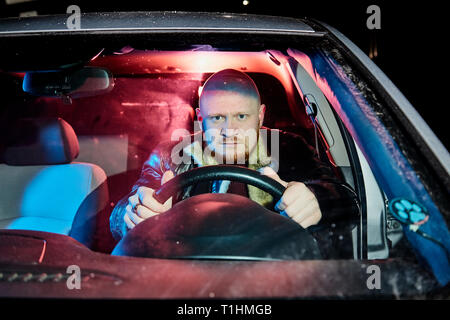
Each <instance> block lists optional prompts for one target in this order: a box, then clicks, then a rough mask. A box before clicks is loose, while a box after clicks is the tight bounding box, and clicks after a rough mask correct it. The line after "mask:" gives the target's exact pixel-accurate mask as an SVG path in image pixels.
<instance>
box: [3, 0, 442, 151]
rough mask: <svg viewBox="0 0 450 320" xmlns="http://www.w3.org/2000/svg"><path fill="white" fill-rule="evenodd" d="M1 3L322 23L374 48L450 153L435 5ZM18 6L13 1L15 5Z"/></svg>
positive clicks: (9, 8)
mask: <svg viewBox="0 0 450 320" xmlns="http://www.w3.org/2000/svg"><path fill="white" fill-rule="evenodd" d="M7 1H12V0H0V17H13V16H18V15H19V14H20V13H21V12H26V11H37V14H39V15H43V14H51V13H62V14H64V13H65V12H66V8H67V6H69V5H70V4H77V5H78V6H79V7H80V8H81V12H94V11H127V10H142V11H154V10H180V11H218V12H238V13H257V14H268V15H281V16H290V17H300V18H301V17H310V18H315V19H318V20H321V21H323V22H326V23H328V24H330V25H332V26H334V27H335V28H337V29H338V30H340V31H341V32H342V33H344V34H345V35H346V36H347V37H348V38H350V40H352V41H353V42H355V44H356V45H358V46H359V47H360V48H361V49H362V50H363V51H364V52H365V53H366V54H368V55H369V51H370V47H371V43H372V44H374V43H376V48H377V53H378V55H377V56H376V57H373V58H372V59H373V61H374V62H375V63H376V64H377V65H378V66H379V67H380V68H381V69H382V70H383V71H384V72H385V73H386V74H387V76H388V77H389V78H390V79H391V80H392V81H393V82H394V84H395V85H396V86H397V87H398V88H399V89H400V91H402V93H403V94H404V95H405V96H406V97H407V99H408V100H409V101H410V102H411V103H412V104H413V106H414V107H415V108H416V109H417V110H418V111H419V113H420V114H421V115H422V117H423V118H424V119H425V121H426V122H427V123H428V124H429V126H430V127H431V128H432V129H433V131H434V132H435V133H436V135H437V136H438V137H439V138H440V140H441V141H442V142H443V143H444V145H445V146H446V147H447V149H449V139H448V136H449V135H448V132H449V130H448V121H447V115H446V114H447V112H446V111H447V110H446V109H447V107H448V102H447V100H445V99H446V97H447V93H448V92H450V88H447V86H448V85H449V81H448V80H447V77H446V76H447V72H448V62H447V52H448V51H447V48H446V47H447V45H446V43H447V42H448V40H449V37H448V35H447V30H448V27H447V24H446V20H448V18H447V17H446V9H444V6H443V5H442V4H438V3H437V1H434V2H433V1H421V2H419V1H395V3H394V1H390V2H388V1H366V0H362V1H329V0H326V1H318V0H313V1H302V0H295V1H284V0H272V1H261V0H248V5H244V4H243V0H231V1H196V0H191V1H190V0H185V1H182V2H177V1H171V0H149V1H140V2H138V1H133V0H124V1H95V0H90V1H81V0H80V1H77V0H69V1H66V0H60V1H45V0H35V1H31V2H24V3H19V4H11V5H6V2H7ZM16 1H17V0H16ZM371 4H376V5H378V6H379V7H380V9H381V29H380V30H369V29H368V28H367V27H366V20H367V18H368V17H369V14H367V13H366V10H367V7H368V6H369V5H371Z"/></svg>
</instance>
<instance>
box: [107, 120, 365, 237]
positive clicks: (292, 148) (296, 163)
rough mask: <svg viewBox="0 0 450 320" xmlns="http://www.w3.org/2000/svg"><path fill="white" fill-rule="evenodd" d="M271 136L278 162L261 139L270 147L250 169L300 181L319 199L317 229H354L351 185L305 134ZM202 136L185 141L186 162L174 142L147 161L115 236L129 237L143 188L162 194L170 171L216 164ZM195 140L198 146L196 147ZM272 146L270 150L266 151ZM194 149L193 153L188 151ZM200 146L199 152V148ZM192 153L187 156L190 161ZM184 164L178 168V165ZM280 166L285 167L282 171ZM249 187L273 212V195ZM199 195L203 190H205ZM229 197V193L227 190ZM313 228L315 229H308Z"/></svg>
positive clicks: (210, 187)
mask: <svg viewBox="0 0 450 320" xmlns="http://www.w3.org/2000/svg"><path fill="white" fill-rule="evenodd" d="M264 129H265V130H268V131H269V134H270V135H271V136H273V135H274V134H275V133H276V134H277V135H278V139H279V140H278V141H279V145H278V149H279V150H277V153H278V155H279V156H278V157H275V156H274V152H272V155H270V152H268V150H269V149H272V150H273V146H272V148H270V147H271V146H270V145H271V144H270V141H271V140H269V139H268V138H267V136H265V138H264V139H262V138H260V139H259V141H258V147H259V146H260V145H261V143H260V142H264V143H265V144H263V147H261V149H262V150H263V151H260V150H259V149H258V153H257V159H256V161H253V162H250V163H251V164H247V166H248V167H249V168H252V169H255V170H257V169H259V168H261V167H264V166H266V165H269V166H271V167H272V168H274V166H275V169H276V170H275V171H276V172H277V174H278V175H279V176H280V178H281V179H282V180H284V181H287V182H289V181H300V182H303V183H304V184H305V185H306V186H307V187H308V188H309V189H310V190H311V191H312V192H313V193H314V195H315V196H316V198H317V200H318V203H319V207H320V210H321V212H322V218H321V220H320V221H319V223H318V225H317V226H311V227H310V228H312V229H320V228H321V227H327V226H330V225H333V226H335V225H336V224H339V223H343V224H346V225H348V226H350V225H352V224H353V223H355V222H356V221H357V219H359V218H358V217H359V203H358V197H357V195H356V193H355V192H354V191H353V190H352V188H351V187H350V186H348V185H347V184H346V183H344V182H342V181H339V180H338V179H337V178H336V175H335V174H334V173H333V170H332V168H331V166H330V165H329V164H328V162H324V161H320V160H319V159H318V157H317V155H316V154H315V149H314V148H312V147H311V146H310V145H308V144H307V143H306V141H305V140H304V139H303V138H302V137H301V136H299V135H294V134H291V133H286V132H280V131H278V130H273V129H267V128H264ZM199 134H200V135H201V133H197V134H194V135H191V136H190V137H189V139H184V140H183V141H184V144H183V145H182V147H181V148H179V150H181V149H182V150H183V152H184V157H185V158H184V159H185V160H187V161H183V162H182V163H180V162H179V161H173V157H174V153H173V150H174V147H175V146H176V145H177V144H180V143H181V142H180V141H168V142H163V143H160V144H159V145H158V146H157V147H156V148H155V149H154V150H153V152H152V153H151V154H150V156H149V158H148V159H147V161H145V163H144V165H143V167H142V171H141V175H140V177H139V179H138V180H137V181H136V183H135V184H134V185H133V187H132V189H131V192H130V193H128V194H127V195H126V196H125V197H123V198H122V199H121V200H120V201H119V202H118V203H117V205H116V206H115V208H114V210H113V212H112V213H111V216H110V229H111V233H112V235H113V237H114V238H115V239H116V240H120V239H121V238H122V237H123V236H124V234H125V233H126V231H127V230H126V225H125V222H124V215H125V207H126V206H127V203H128V198H129V197H130V196H131V195H133V194H134V193H135V192H136V190H137V189H138V188H139V187H140V186H147V187H150V188H153V189H158V188H159V187H160V185H161V178H162V176H163V174H164V172H165V171H167V170H172V171H173V172H174V173H175V175H177V174H180V173H182V172H185V171H187V170H190V169H192V168H194V167H198V166H201V165H208V164H214V163H211V161H209V160H208V159H206V160H205V158H204V154H203V152H202V151H203V147H204V145H202V147H201V148H199V145H198V144H195V142H198V139H197V138H198V137H199ZM192 141H194V143H193V142H192ZM267 144H268V145H269V147H266V148H264V146H267ZM187 146H189V148H188V149H186V147H187ZM196 147H197V148H196ZM186 153H187V156H186ZM177 163H178V164H177ZM278 164H280V165H279V168H277V167H278ZM222 182H223V181H214V182H211V183H209V184H206V185H205V184H204V185H203V186H191V187H189V188H186V189H185V190H183V192H181V193H180V194H178V195H177V197H175V198H174V199H173V203H176V202H177V201H181V200H183V199H185V198H187V197H190V196H193V195H195V194H199V193H202V192H212V193H214V192H223V190H222V191H219V189H221V187H220V185H221V183H222ZM247 187H248V196H249V197H250V198H251V199H252V200H254V201H256V202H258V203H260V204H261V205H264V206H266V207H272V208H273V202H271V200H273V199H271V196H270V195H268V194H266V193H265V192H263V191H261V190H259V189H256V188H255V187H252V186H247ZM199 190H203V191H200V192H199ZM225 192H226V191H225ZM308 229H309V228H308Z"/></svg>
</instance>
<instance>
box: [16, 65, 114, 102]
mask: <svg viewBox="0 0 450 320" xmlns="http://www.w3.org/2000/svg"><path fill="white" fill-rule="evenodd" d="M113 87H114V80H113V77H112V75H111V73H110V72H109V71H108V70H107V69H102V68H96V67H84V68H82V69H78V70H71V71H67V70H64V71H60V70H58V71H33V72H27V73H26V74H25V77H24V79H23V85H22V88H23V91H25V92H27V93H29V94H32V95H35V96H43V97H62V98H67V97H69V98H84V97H89V96H95V95H100V94H104V93H106V92H109V91H111V90H112V88H113Z"/></svg>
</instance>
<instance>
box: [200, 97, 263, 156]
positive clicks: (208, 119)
mask: <svg viewBox="0 0 450 320" xmlns="http://www.w3.org/2000/svg"><path fill="white" fill-rule="evenodd" d="M264 111H265V106H264V105H260V104H259V100H258V99H257V98H256V97H255V96H252V95H248V94H242V93H239V92H235V91H226V90H211V91H209V92H206V93H204V94H203V95H202V98H201V105H200V109H197V116H198V119H199V120H200V121H201V122H202V130H203V132H204V138H205V140H206V142H207V145H208V149H209V150H210V151H211V152H212V154H213V155H214V156H215V157H216V159H218V160H221V159H223V162H225V163H244V161H246V160H248V156H249V155H250V154H251V153H252V152H253V151H254V150H255V147H256V144H257V139H258V134H259V129H260V127H261V126H262V123H263V119H264Z"/></svg>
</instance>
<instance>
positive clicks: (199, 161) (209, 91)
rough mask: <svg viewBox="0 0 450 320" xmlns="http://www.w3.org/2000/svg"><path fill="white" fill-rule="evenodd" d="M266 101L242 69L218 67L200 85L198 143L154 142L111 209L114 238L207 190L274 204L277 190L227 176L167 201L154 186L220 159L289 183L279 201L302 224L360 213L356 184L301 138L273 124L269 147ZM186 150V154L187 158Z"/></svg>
mask: <svg viewBox="0 0 450 320" xmlns="http://www.w3.org/2000/svg"><path fill="white" fill-rule="evenodd" d="M265 109H266V106H265V105H264V104H261V100H260V96H259V92H258V89H257V87H256V85H255V83H254V82H253V80H252V79H251V78H250V77H249V76H247V75H246V74H245V73H242V72H240V71H236V70H232V69H226V70H222V71H219V72H217V73H215V74H213V75H212V76H211V77H210V78H209V79H208V80H207V81H206V82H205V84H204V86H203V89H202V92H201V95H200V99H199V108H198V109H197V110H196V112H197V118H198V120H199V121H200V122H201V132H200V133H198V134H194V135H193V136H192V137H194V142H193V143H192V140H189V141H188V143H185V144H181V147H180V142H179V141H175V142H173V141H170V142H163V143H161V144H160V145H159V146H158V147H157V148H156V149H155V150H153V152H152V153H151V155H150V157H149V159H148V160H147V161H146V162H145V164H144V166H143V169H142V172H141V177H140V178H139V179H138V181H137V182H136V184H135V185H134V186H133V188H132V191H131V192H130V194H128V195H127V196H126V197H125V198H124V199H122V200H121V201H120V202H119V203H118V204H117V206H116V207H115V209H114V211H113V213H112V214H111V218H110V224H111V231H112V233H113V236H114V238H116V239H117V240H119V239H120V238H121V237H123V236H124V235H125V234H126V232H128V231H129V230H130V229H132V228H134V227H135V226H136V225H137V224H139V223H140V222H142V221H143V220H145V219H148V218H150V217H152V216H155V215H158V214H161V213H163V212H166V211H167V210H169V209H170V208H171V207H172V205H173V203H174V201H179V200H182V199H184V198H186V197H189V196H193V195H196V194H200V193H204V192H222V193H223V192H231V193H237V194H241V195H245V196H247V197H249V198H250V199H252V200H254V201H256V202H258V203H259V204H261V205H263V206H271V205H272V206H273V203H272V200H273V199H272V197H271V196H270V195H268V194H267V193H265V192H263V191H262V190H259V189H257V188H255V187H252V186H245V185H243V184H242V183H235V182H231V183H230V182H229V181H214V182H212V183H209V184H205V183H204V184H199V185H196V186H193V187H191V188H189V189H187V190H184V192H183V193H182V194H180V195H179V196H178V197H177V199H172V198H170V199H169V200H167V202H166V203H164V204H160V203H159V202H158V201H157V200H155V198H153V193H154V191H155V190H156V189H157V188H158V187H159V186H161V185H162V184H164V183H166V182H167V181H169V180H170V179H171V178H173V177H174V175H176V174H180V173H182V172H185V171H187V170H190V169H192V168H194V167H197V166H202V165H214V164H222V163H226V164H230V163H234V164H240V165H245V166H247V167H249V168H251V169H254V170H259V171H260V172H261V173H262V174H265V175H268V176H270V177H272V178H273V179H275V180H277V181H278V182H280V183H281V184H282V185H284V186H285V187H286V190H285V192H284V193H283V196H282V198H281V199H280V200H279V201H278V203H276V205H275V208H276V210H278V211H279V212H281V213H283V214H285V215H287V216H289V217H291V218H292V219H293V220H294V221H296V222H297V223H298V224H300V225H301V226H302V227H303V228H308V227H310V226H313V225H317V224H318V223H319V224H320V225H331V224H333V225H335V224H336V223H338V222H339V221H346V220H347V219H353V218H355V217H357V216H358V214H359V208H358V202H357V200H356V195H355V193H354V192H353V190H351V188H349V187H348V186H347V185H345V184H343V183H340V182H338V181H336V180H335V178H334V175H333V173H332V170H331V168H330V167H329V166H328V165H326V164H325V163H322V162H320V161H319V160H318V159H317V158H316V156H315V154H314V150H313V149H312V148H311V147H310V146H308V145H307V144H306V142H305V140H304V139H303V138H301V137H299V136H294V135H291V134H287V133H279V132H278V131H277V132H271V133H277V134H279V136H278V137H279V141H276V142H275V143H277V142H279V145H278V149H279V157H278V158H277V157H276V155H274V154H272V155H270V154H269V152H268V150H267V149H268V148H267V147H266V142H267V141H264V137H263V136H262V135H261V134H260V133H261V130H262V125H263V121H264V114H265ZM199 134H200V138H201V140H200V142H199V140H198V139H197V137H199ZM195 136H196V137H195ZM272 149H273V148H272ZM181 150H182V151H183V154H184V155H185V157H183V159H182V160H181V158H180V156H179V151H181ZM186 155H187V157H186ZM277 161H279V163H277ZM278 166H279V168H278ZM274 168H275V169H276V170H277V172H275V170H274ZM301 181H304V182H301Z"/></svg>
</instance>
